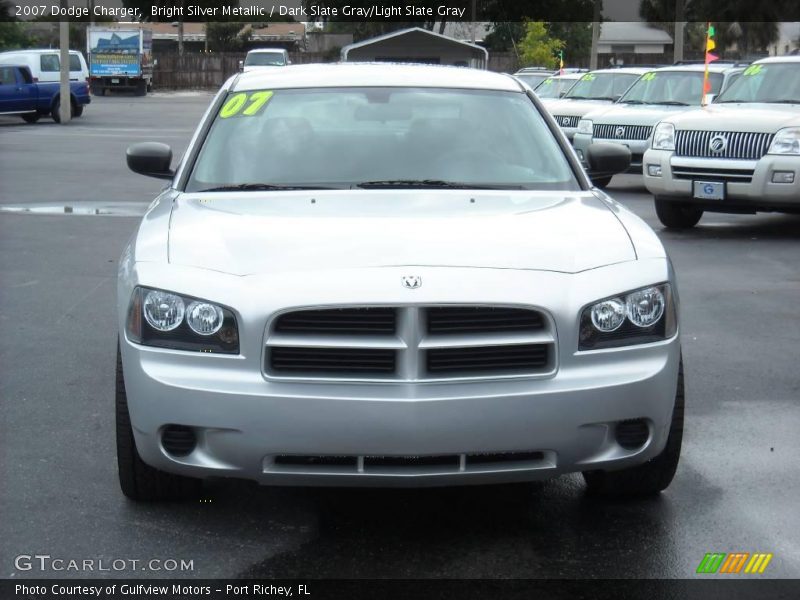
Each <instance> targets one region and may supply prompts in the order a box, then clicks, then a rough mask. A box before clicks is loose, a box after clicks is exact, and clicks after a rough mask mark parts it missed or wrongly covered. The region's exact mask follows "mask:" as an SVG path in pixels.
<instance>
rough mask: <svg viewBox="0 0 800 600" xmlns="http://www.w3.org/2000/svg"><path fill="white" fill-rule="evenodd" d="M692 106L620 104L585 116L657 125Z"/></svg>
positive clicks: (607, 121)
mask: <svg viewBox="0 0 800 600" xmlns="http://www.w3.org/2000/svg"><path fill="white" fill-rule="evenodd" d="M691 108H692V107H691V106H664V105H661V104H618V105H614V106H612V107H611V108H608V109H606V110H601V111H600V112H597V111H593V112H591V113H589V114H587V115H585V118H587V119H591V120H592V121H594V122H595V123H600V124H609V125H655V124H656V123H658V122H659V121H661V120H662V119H665V118H667V117H669V116H670V115H673V114H675V113H680V112H684V111H687V110H691Z"/></svg>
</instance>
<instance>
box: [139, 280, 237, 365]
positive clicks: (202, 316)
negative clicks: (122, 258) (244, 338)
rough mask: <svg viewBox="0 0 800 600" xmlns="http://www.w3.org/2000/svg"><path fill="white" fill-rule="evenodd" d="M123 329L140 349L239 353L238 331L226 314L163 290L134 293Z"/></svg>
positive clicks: (228, 313)
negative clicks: (139, 345)
mask: <svg viewBox="0 0 800 600" xmlns="http://www.w3.org/2000/svg"><path fill="white" fill-rule="evenodd" d="M125 329H126V332H127V334H128V339H129V340H130V341H132V342H135V343H137V344H142V345H143V346H155V347H158V348H171V349H173V350H192V351H195V352H216V353H222V354H238V353H239V330H238V328H237V326H236V317H235V316H234V315H233V313H232V312H231V311H230V310H228V309H227V308H225V307H222V306H218V305H216V304H214V303H212V302H207V301H205V300H200V299H198V298H191V297H189V296H181V295H179V294H175V293H173V292H167V291H164V290H156V289H151V288H145V287H137V288H136V289H134V290H133V295H132V296H131V303H130V305H129V307H128V320H127V324H126V328H125Z"/></svg>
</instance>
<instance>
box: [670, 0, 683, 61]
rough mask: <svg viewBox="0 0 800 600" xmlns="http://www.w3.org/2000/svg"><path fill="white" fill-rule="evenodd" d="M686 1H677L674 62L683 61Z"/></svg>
mask: <svg viewBox="0 0 800 600" xmlns="http://www.w3.org/2000/svg"><path fill="white" fill-rule="evenodd" d="M685 19H686V0H675V39H674V40H673V42H674V44H673V46H672V48H673V50H672V59H673V62H676V63H677V62H680V61H682V60H683V32H684V29H685V27H686V20H685Z"/></svg>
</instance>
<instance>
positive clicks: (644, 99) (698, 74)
mask: <svg viewBox="0 0 800 600" xmlns="http://www.w3.org/2000/svg"><path fill="white" fill-rule="evenodd" d="M722 80H723V77H722V75H721V74H720V73H709V81H710V82H711V92H709V93H711V94H718V93H719V90H720V88H721V87H722ZM702 99H703V72H702V71H650V72H649V73H645V74H644V75H642V76H641V77H640V78H639V81H637V82H636V83H634V84H633V86H632V87H631V89H629V90H628V91H627V92H626V93H625V95H624V96H623V97H622V98H621V99H620V102H621V103H623V104H625V103H628V104H677V105H686V106H699V105H700V102H701V101H702Z"/></svg>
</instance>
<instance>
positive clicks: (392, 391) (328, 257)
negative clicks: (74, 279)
mask: <svg viewBox="0 0 800 600" xmlns="http://www.w3.org/2000/svg"><path fill="white" fill-rule="evenodd" d="M585 159H586V162H587V164H588V165H589V168H590V173H589V175H592V176H598V175H600V176H603V175H605V176H608V175H611V174H614V173H618V172H622V171H624V170H626V169H627V168H628V166H629V163H630V151H629V150H628V149H627V148H625V147H623V146H619V145H616V144H602V143H598V144H593V145H592V146H591V148H590V149H588V151H587V155H586V156H585ZM127 162H128V166H129V167H130V168H131V169H132V170H133V171H135V172H137V173H141V174H144V175H148V176H151V177H158V178H162V179H164V180H167V181H168V182H169V183H168V187H166V188H165V189H164V191H163V192H162V193H161V194H160V195H159V196H158V197H157V198H156V199H155V200H154V201H153V203H152V204H151V205H150V207H149V209H148V211H147V213H146V215H145V217H144V219H143V220H142V222H141V224H140V225H139V227H138V229H137V231H136V232H135V234H134V235H133V237H132V239H131V240H130V242H129V243H128V245H127V247H126V248H125V250H124V253H123V255H122V258H121V261H120V268H119V279H118V313H119V351H118V357H117V367H116V369H117V374H116V382H117V389H116V419H117V451H118V464H119V477H120V482H121V486H122V490H123V492H124V493H125V495H126V496H128V497H130V498H133V499H137V500H161V499H176V498H185V497H188V496H191V495H193V494H197V493H198V492H199V490H200V486H201V483H202V481H203V480H204V479H208V478H242V479H249V480H253V481H256V482H258V483H261V484H268V485H276V484H277V485H328V486H440V485H464V484H485V483H500V482H516V481H530V480H537V479H543V478H549V477H552V476H555V475H559V474H563V473H574V472H581V473H583V476H584V478H585V480H586V483H587V486H588V489H589V491H590V492H591V493H600V494H629V495H641V494H653V493H657V492H659V491H661V490H663V489H664V488H666V487H667V486H668V485H669V483H670V481H671V480H672V478H673V475H674V473H675V470H676V467H677V465H678V459H679V455H680V448H681V438H682V432H683V411H684V397H683V372H682V364H681V348H680V340H679V326H678V293H677V289H676V286H675V279H674V273H673V271H672V267H671V264H670V261H669V258H668V257H667V254H666V252H665V251H664V247H663V246H662V245H661V243H660V242H659V240H658V238H657V237H656V235H655V234H654V233H653V231H652V230H651V229H650V228H649V227H648V226H647V225H645V223H644V222H643V221H641V220H640V219H639V218H637V217H636V216H635V215H633V214H632V213H631V212H629V211H628V210H626V209H625V208H624V207H623V206H621V205H620V204H618V203H616V202H615V201H614V200H612V199H611V198H609V197H608V196H607V195H605V194H604V193H603V192H601V191H600V190H598V189H596V188H593V187H592V184H591V182H590V179H589V176H588V175H587V173H586V172H584V170H583V168H582V167H581V164H580V162H579V161H578V159H577V156H576V155H575V153H574V151H573V150H572V148H571V146H570V145H569V142H568V141H567V139H566V138H565V137H564V135H563V133H562V132H561V131H560V130H559V128H558V125H557V124H556V123H555V121H554V120H553V119H552V117H550V116H549V115H548V114H547V112H546V111H545V110H544V108H543V106H542V104H541V102H540V101H539V100H538V98H537V97H536V95H535V94H534V93H533V92H531V91H530V89H529V88H527V86H524V85H522V84H520V83H519V82H518V81H517V80H515V79H514V78H513V77H511V76H508V75H502V74H496V73H489V72H486V71H478V70H471V69H465V68H450V67H433V66H405V65H404V66H400V65H396V66H389V65H357V64H340V65H326V66H323V65H304V66H290V67H285V68H281V69H276V70H270V71H269V72H254V73H244V74H239V75H236V76H234V77H232V78H231V79H230V80H229V81H227V82H226V83H225V84H224V86H223V87H222V89H221V90H220V92H219V93H218V94H217V96H216V97H215V99H214V100H213V101H212V103H211V105H210V106H209V108H208V110H207V112H206V114H205V116H204V117H203V119H202V121H201V122H200V125H199V127H198V128H197V131H196V132H195V134H194V137H193V138H192V140H191V143H190V145H189V148H188V150H187V151H186V153H185V155H184V156H183V158H182V159H181V160H180V163H179V164H178V165H177V167H176V168H174V169H173V167H172V152H171V150H170V149H169V147H168V146H166V145H164V144H161V143H158V142H148V143H141V144H136V145H133V146H131V147H130V148H129V149H128V151H127Z"/></svg>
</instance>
